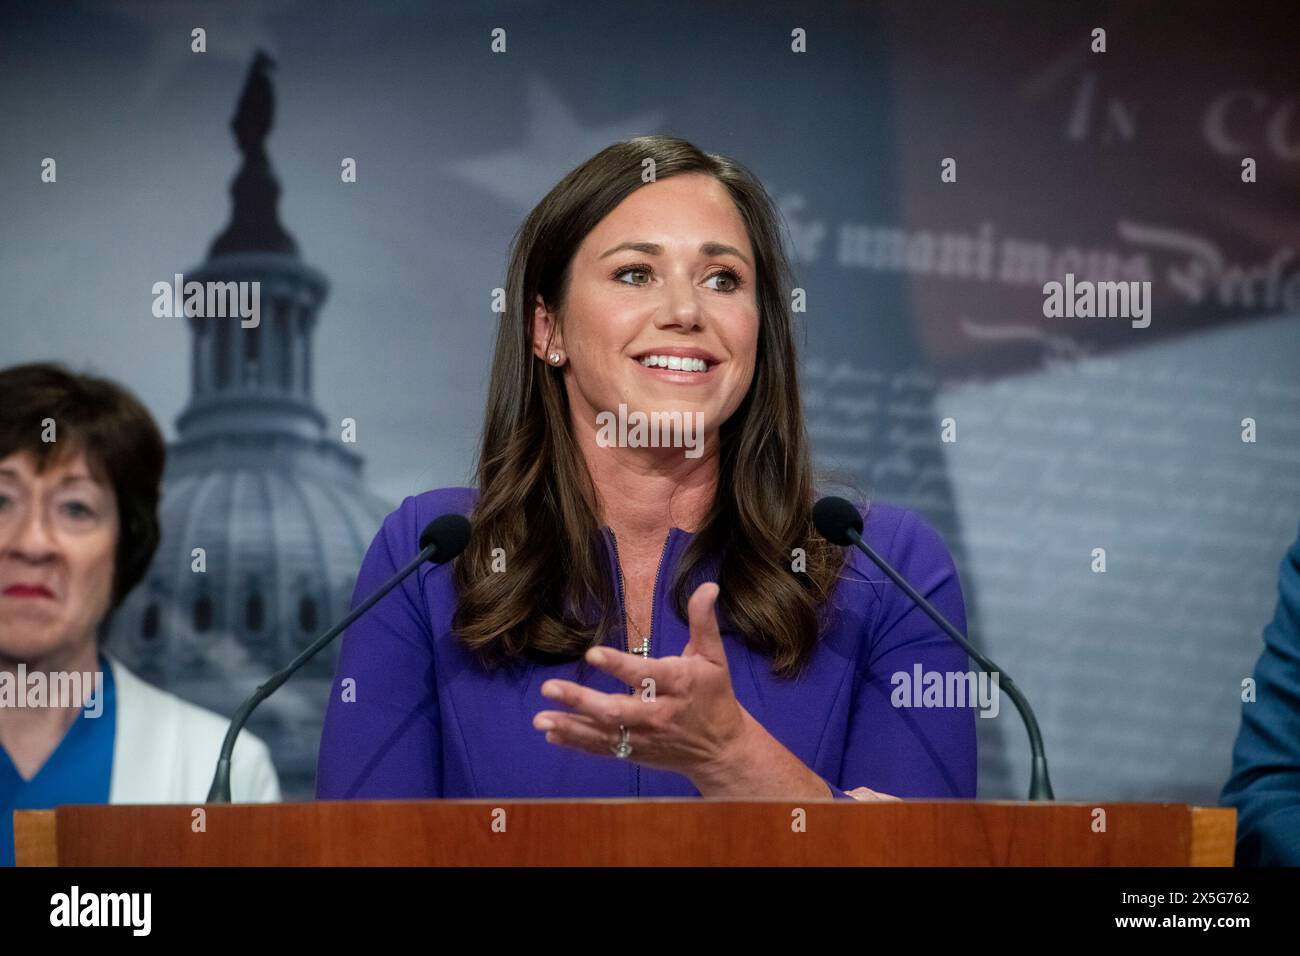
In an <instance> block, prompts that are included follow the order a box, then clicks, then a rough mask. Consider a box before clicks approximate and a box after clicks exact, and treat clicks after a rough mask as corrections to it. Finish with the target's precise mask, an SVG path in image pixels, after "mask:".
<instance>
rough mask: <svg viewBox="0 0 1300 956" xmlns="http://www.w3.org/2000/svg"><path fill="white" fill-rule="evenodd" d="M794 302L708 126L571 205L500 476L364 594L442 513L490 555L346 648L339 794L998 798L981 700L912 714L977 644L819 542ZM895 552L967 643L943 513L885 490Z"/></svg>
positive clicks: (408, 530)
mask: <svg viewBox="0 0 1300 956" xmlns="http://www.w3.org/2000/svg"><path fill="white" fill-rule="evenodd" d="M790 289H791V280H790V276H789V266H788V264H787V261H786V259H785V255H784V252H783V250H782V247H781V244H780V239H779V233H778V229H777V220H776V215H775V213H774V210H773V207H772V205H771V201H770V199H769V198H768V196H767V194H766V193H765V191H764V190H763V188H762V186H761V185H760V184H759V183H758V181H757V180H756V179H755V178H754V177H753V176H752V175H751V174H750V173H748V172H747V171H746V170H745V169H744V168H743V167H742V166H740V165H738V164H736V163H734V162H732V161H730V160H728V159H726V158H724V157H721V156H717V155H714V154H707V153H703V152H701V151H700V150H698V149H697V148H695V147H694V146H692V145H691V144H689V143H687V142H685V141H683V140H680V139H676V138H673V137H668V136H646V137H638V138H635V139H631V140H628V141H626V142H622V143H617V144H614V145H612V146H610V147H608V148H607V149H605V150H603V151H601V152H600V153H599V154H597V155H596V156H594V157H593V158H591V159H590V160H588V161H587V162H585V163H584V164H583V165H581V166H580V167H578V168H577V169H575V170H573V171H572V172H571V173H569V174H568V175H567V176H566V177H565V178H564V179H563V180H562V181H561V182H560V183H559V184H558V185H557V186H556V187H555V188H554V189H552V190H551V192H550V193H549V194H548V195H547V196H546V197H545V199H543V200H542V201H541V203H540V204H539V205H538V206H537V207H536V208H535V209H534V210H533V211H532V212H531V213H530V214H529V216H528V218H527V219H526V221H525V222H524V224H523V225H522V227H521V228H520V230H519V232H518V234H517V235H516V237H515V240H514V243H513V247H512V251H511V257H510V264H509V273H508V277H507V288H506V301H505V308H504V314H503V318H502V321H501V324H500V328H499V332H498V336H497V343H496V351H495V355H494V358H493V362H492V372H491V381H490V384H489V390H488V400H487V410H486V420H485V424H484V430H483V437H482V448H481V452H480V456H479V462H478V468H477V485H478V487H477V489H469V488H444V489H439V490H435V491H429V492H426V493H424V494H421V495H418V496H414V497H409V498H407V499H406V500H405V501H404V502H403V503H402V504H401V506H400V507H399V508H398V509H397V510H396V511H395V512H393V513H392V514H391V515H389V516H388V518H387V519H386V520H385V522H384V525H383V527H382V529H381V530H380V531H379V533H378V535H377V536H376V538H375V540H374V542H373V544H372V545H371V547H370V549H369V552H368V553H367V555H366V558H365V560H364V562H363V564H362V567H361V570H360V573H359V576H358V580H357V585H356V600H357V601H358V602H359V601H361V600H363V599H364V598H365V597H366V596H367V595H368V594H369V593H370V592H372V591H374V590H375V589H376V588H377V586H378V585H379V584H380V583H381V582H382V581H384V580H385V579H386V578H388V577H389V576H390V575H392V574H393V572H394V571H395V570H396V569H397V568H398V567H400V566H401V565H402V564H404V563H406V562H407V561H409V560H410V559H411V558H413V557H414V556H415V554H416V553H417V552H418V551H419V550H420V549H419V543H418V538H419V535H420V532H421V530H422V529H423V528H424V527H425V525H426V524H427V523H428V522H429V521H431V520H432V519H433V518H435V517H437V516H438V515H440V514H444V513H447V512H459V513H461V514H466V515H468V516H469V517H470V519H471V521H472V522H473V528H474V530H473V535H472V537H471V539H470V543H469V545H468V547H467V548H466V549H465V551H464V552H463V553H462V554H461V556H460V557H459V558H457V559H456V560H455V561H454V562H452V563H449V564H447V565H442V566H433V565H429V564H426V565H424V566H423V567H422V568H421V569H420V570H419V571H417V572H416V573H415V574H413V575H411V576H409V577H407V578H406V579H405V580H404V581H403V583H402V584H401V585H399V586H398V587H397V588H396V589H395V590H394V591H393V592H391V593H390V594H388V595H387V596H386V597H384V598H383V599H382V600H381V601H380V602H379V603H378V604H377V605H376V606H375V607H374V608H373V609H372V610H371V611H370V612H369V613H368V614H367V615H366V616H364V617H362V618H360V619H359V620H358V621H357V622H356V623H355V624H353V625H352V627H351V628H350V629H349V630H348V632H347V634H346V635H345V637H344V639H343V644H342V647H341V650H340V653H339V659H338V665H337V669H336V674H335V679H334V685H333V688H332V692H331V698H330V702H329V706H328V709H327V713H326V718H325V726H324V730H323V733H322V738H321V747H320V755H319V765H318V773H317V797H318V798H320V799H351V798H367V799H380V798H408V797H410V798H414V797H463V798H473V797H519V798H528V797H636V796H640V797H665V796H673V797H675V796H694V795H702V796H711V797H712V796H718V797H733V798H741V799H749V798H789V799H800V800H803V799H817V798H827V799H829V798H831V797H837V798H844V799H848V798H849V797H856V798H858V799H891V798H904V797H964V798H973V797H974V796H975V716H974V713H973V711H972V710H971V709H970V707H969V706H961V707H952V706H950V707H945V706H931V707H920V706H911V704H912V703H913V701H912V699H911V698H910V697H907V696H906V695H904V697H905V698H906V699H902V700H900V703H902V704H905V705H907V706H894V704H893V703H892V702H891V698H894V699H898V695H895V694H893V691H894V689H895V686H896V681H895V679H894V678H895V675H904V676H905V678H906V679H908V680H911V679H913V678H914V677H915V676H916V675H917V674H930V673H935V672H937V673H938V674H940V675H946V674H950V673H958V674H960V673H964V672H965V671H966V670H967V666H968V665H967V659H966V655H965V652H964V651H962V650H961V649H960V648H959V647H957V646H956V645H955V644H953V643H952V642H951V641H950V640H949V639H948V638H947V637H946V636H945V635H944V634H943V633H942V632H941V631H940V630H939V629H938V628H937V627H936V626H935V625H934V624H932V623H931V621H930V620H929V618H928V617H927V616H926V615H925V614H924V613H923V612H922V611H921V610H920V609H919V608H917V607H915V606H914V605H913V604H912V603H911V602H910V601H909V600H908V598H907V596H906V595H905V594H904V593H902V592H901V591H900V590H899V589H898V588H897V587H895V586H894V585H893V584H892V583H891V582H889V580H888V579H887V578H885V577H884V575H883V574H882V573H881V572H879V570H877V569H876V568H875V566H874V565H872V564H871V563H870V562H869V561H868V559H867V558H866V557H864V556H863V555H862V554H861V553H860V552H858V551H857V550H856V549H853V550H850V551H848V552H845V551H844V550H843V549H841V548H838V547H835V546H833V545H831V544H830V543H829V542H827V541H826V540H824V539H823V538H821V537H820V536H819V535H818V534H817V533H816V532H815V531H814V529H813V524H812V520H811V510H812V505H813V501H814V497H815V489H814V485H813V477H812V464H811V456H810V451H809V446H808V439H807V435H806V432H805V427H804V420H803V411H802V405H801V401H800V394H799V387H798V375H797V358H796V354H795V346H794V336H793V330H792V316H791V312H790ZM647 421H650V422H652V423H657V425H656V424H652V425H651V427H650V428H649V429H647V428H646V427H645V424H646V422H647ZM670 424H671V427H669V426H670ZM656 439H658V440H656ZM863 537H864V539H865V540H866V541H867V542H868V543H869V544H872V545H873V546H874V547H875V548H876V550H877V551H879V552H880V553H882V554H883V556H884V557H885V559H886V560H888V561H889V562H890V563H891V564H893V565H894V566H895V567H896V568H897V569H898V570H899V571H900V572H901V573H902V575H903V576H904V577H905V578H906V579H907V580H909V581H910V582H911V583H912V585H913V586H914V587H916V588H917V589H918V590H919V591H920V592H921V593H922V594H923V595H924V596H925V597H927V598H928V599H929V600H930V602H931V603H933V604H934V605H935V606H936V607H937V608H938V609H939V610H940V611H941V612H942V613H943V614H944V615H946V616H947V617H948V618H949V619H950V620H951V621H953V622H954V623H955V624H956V626H957V627H958V628H959V629H961V630H962V631H964V630H965V624H966V621H965V609H964V605H963V601H962V595H961V586H960V583H959V581H958V579H957V574H956V571H955V569H954V567H953V563H952V559H951V557H950V555H949V553H948V550H947V548H946V547H945V546H944V543H943V541H942V540H941V538H940V537H939V536H938V534H936V533H935V531H934V530H932V529H931V528H930V527H929V526H928V525H926V524H925V523H924V522H922V521H921V520H920V519H919V518H918V517H917V516H916V515H915V514H914V513H912V512H910V511H906V510H903V509H901V508H897V507H891V506H889V505H885V504H881V503H873V504H872V505H871V506H870V507H869V508H868V509H867V510H866V514H865V530H864V532H863ZM918 669H919V670H918Z"/></svg>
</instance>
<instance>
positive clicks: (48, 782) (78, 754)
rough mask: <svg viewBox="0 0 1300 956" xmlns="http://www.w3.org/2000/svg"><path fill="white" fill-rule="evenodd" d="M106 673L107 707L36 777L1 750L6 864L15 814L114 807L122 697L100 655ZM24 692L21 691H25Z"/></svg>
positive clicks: (0, 810) (84, 715)
mask: <svg viewBox="0 0 1300 956" xmlns="http://www.w3.org/2000/svg"><path fill="white" fill-rule="evenodd" d="M99 669H100V671H101V672H102V673H103V675H104V688H103V695H104V696H103V709H102V710H101V712H100V714H99V716H98V717H91V716H90V712H89V710H88V709H83V710H82V712H81V716H80V717H78V718H77V719H76V720H74V721H73V722H72V726H70V727H69V728H68V730H67V733H65V734H64V735H63V739H62V740H61V741H59V745H58V746H57V747H55V748H54V752H53V753H52V754H50V756H49V759H47V760H46V761H45V763H44V764H43V765H42V766H41V768H40V769H39V770H37V771H36V776H34V777H32V779H30V780H23V778H22V775H21V774H19V773H18V770H17V768H16V767H14V764H13V761H12V760H10V759H9V753H8V752H7V751H6V750H5V749H4V747H3V746H0V866H13V865H14V811H15V810H49V809H51V808H53V807H57V806H59V805H60V804H64V803H108V785H109V781H110V780H111V779H112V776H113V741H114V739H115V738H116V736H117V693H116V689H115V685H114V683H113V668H111V667H110V666H109V665H108V661H107V660H105V659H104V655H102V654H101V655H100V656H99ZM22 690H23V688H19V692H20V693H21V692H22Z"/></svg>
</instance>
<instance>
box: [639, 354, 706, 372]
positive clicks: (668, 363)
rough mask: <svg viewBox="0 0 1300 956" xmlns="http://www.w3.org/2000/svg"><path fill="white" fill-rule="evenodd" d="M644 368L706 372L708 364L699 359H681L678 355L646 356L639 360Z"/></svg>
mask: <svg viewBox="0 0 1300 956" xmlns="http://www.w3.org/2000/svg"><path fill="white" fill-rule="evenodd" d="M641 364H642V365H644V366H645V367H646V368H667V369H672V370H673V371H675V372H707V371H708V370H709V363H708V362H707V361H705V360H704V359H701V358H682V357H681V356H680V355H646V356H643V357H642V358H641Z"/></svg>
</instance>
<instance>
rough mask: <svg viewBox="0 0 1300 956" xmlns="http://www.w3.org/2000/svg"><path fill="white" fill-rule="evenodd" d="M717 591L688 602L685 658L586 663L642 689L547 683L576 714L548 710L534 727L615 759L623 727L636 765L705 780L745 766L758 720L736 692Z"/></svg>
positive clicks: (603, 651) (606, 657) (599, 652)
mask: <svg viewBox="0 0 1300 956" xmlns="http://www.w3.org/2000/svg"><path fill="white" fill-rule="evenodd" d="M717 598H718V586H717V585H716V584H713V583H708V584H702V585H700V586H699V587H698V588H696V590H695V593H694V594H692V595H691V599H690V602H689V603H688V604H687V617H688V618H689V624H690V633H691V636H690V640H689V641H688V642H687V645H686V647H685V649H684V650H683V651H682V654H681V656H680V657H658V658H653V657H652V658H643V657H641V656H640V655H639V654H627V653H624V652H622V651H618V650H615V649H614V648H611V647H594V648H592V649H591V650H589V651H587V661H588V662H589V663H591V664H592V665H593V666H594V667H598V668H599V669H600V670H602V671H604V672H605V673H607V674H611V675H612V676H614V677H617V678H618V679H619V680H621V681H623V683H625V684H627V685H628V686H630V687H632V688H634V689H635V691H636V692H635V693H632V694H626V693H620V694H606V693H602V692H600V691H596V690H592V689H591V688H589V687H583V686H582V685H580V684H577V683H574V682H573V681H567V680H548V681H546V682H545V683H544V684H542V694H543V695H544V696H545V697H548V698H550V699H551V700H554V701H557V702H559V703H562V704H566V705H568V706H569V707H571V708H572V711H571V712H570V711H557V710H543V711H541V712H540V713H538V714H537V715H536V716H535V717H534V718H533V726H534V727H536V728H537V729H538V730H544V731H546V739H547V741H548V742H549V743H554V744H560V745H563V746H566V747H574V748H577V749H579V750H585V751H587V752H588V753H593V754H601V755H603V756H607V757H609V756H613V752H612V748H613V746H614V745H615V744H617V743H618V741H619V737H620V731H619V725H620V724H621V725H623V726H624V727H626V728H627V730H628V735H629V737H628V743H629V744H631V747H632V752H631V754H630V755H629V758H628V759H630V760H633V761H635V762H636V763H639V764H643V765H644V766H647V767H656V768H659V769H661V770H673V771H676V772H677V773H681V774H683V775H685V776H687V777H689V778H691V779H692V780H693V781H696V785H697V787H698V786H699V782H698V781H699V779H703V778H708V777H711V776H716V775H720V774H723V773H725V772H726V768H729V767H731V766H733V765H743V763H744V759H743V758H744V752H745V748H746V747H747V746H749V745H750V744H751V742H752V740H753V737H752V733H751V731H752V728H753V727H754V726H756V721H754V720H753V718H752V717H750V716H749V714H748V713H747V712H746V711H745V709H744V707H742V706H741V704H740V701H738V700H737V699H736V695H735V693H734V692H733V691H732V687H731V673H730V671H729V670H728V669H727V655H726V651H725V649H724V647H723V644H722V635H721V633H720V632H719V630H718V621H717V617H716V616H715V614H714V605H715V603H716V602H717Z"/></svg>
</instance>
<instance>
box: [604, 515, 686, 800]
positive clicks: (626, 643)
mask: <svg viewBox="0 0 1300 956" xmlns="http://www.w3.org/2000/svg"><path fill="white" fill-rule="evenodd" d="M609 537H610V540H611V541H613V542H614V566H615V567H616V568H618V608H619V610H620V611H621V612H622V614H623V649H624V650H625V651H627V653H629V654H631V653H632V638H631V635H630V634H628V627H627V595H626V593H625V592H624V590H623V562H622V560H621V559H620V558H619V556H618V535H616V534H614V529H613V528H610V529H609ZM672 539H673V531H672V528H669V529H668V534H666V535H664V546H663V549H662V550H660V552H659V564H658V566H657V567H656V568H655V584H654V590H653V591H652V592H651V594H650V630H649V632H648V633H647V634H646V636H645V650H646V652H645V656H646V657H649V656H650V655H651V654H652V653H653V652H654V636H655V617H656V616H657V613H658V611H659V576H660V575H661V574H662V573H663V570H664V558H665V557H666V556H667V554H668V542H669V541H671V540H672ZM629 692H630V693H633V694H635V693H636V692H637V689H636V688H635V687H632V688H629ZM636 795H637V796H638V797H639V796H641V765H640V764H637V765H636Z"/></svg>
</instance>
